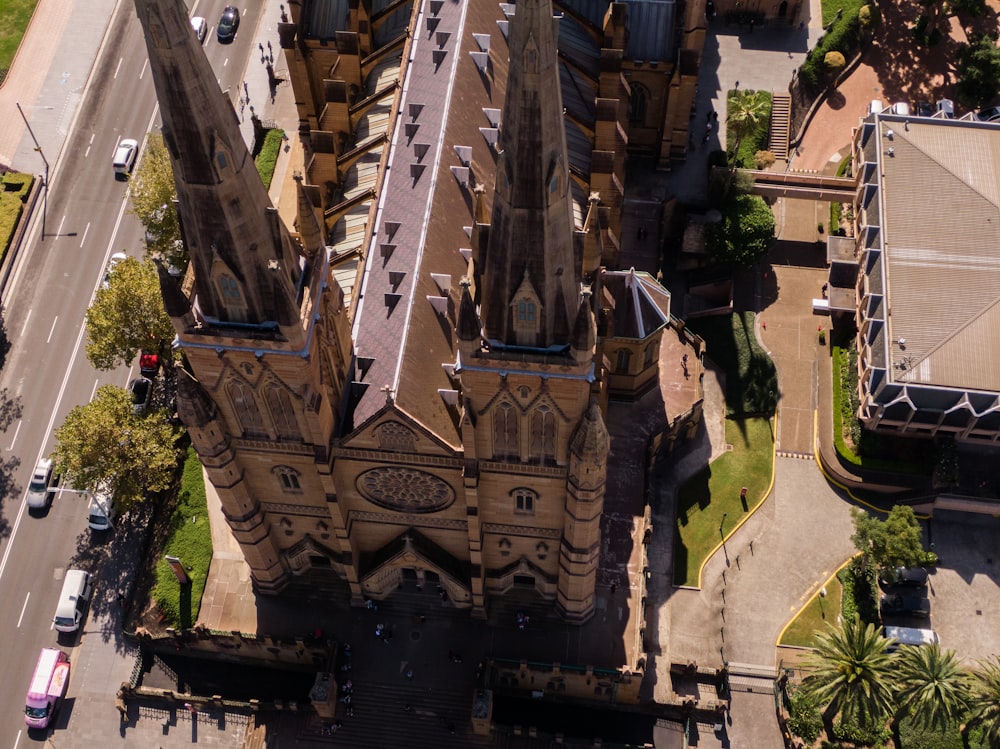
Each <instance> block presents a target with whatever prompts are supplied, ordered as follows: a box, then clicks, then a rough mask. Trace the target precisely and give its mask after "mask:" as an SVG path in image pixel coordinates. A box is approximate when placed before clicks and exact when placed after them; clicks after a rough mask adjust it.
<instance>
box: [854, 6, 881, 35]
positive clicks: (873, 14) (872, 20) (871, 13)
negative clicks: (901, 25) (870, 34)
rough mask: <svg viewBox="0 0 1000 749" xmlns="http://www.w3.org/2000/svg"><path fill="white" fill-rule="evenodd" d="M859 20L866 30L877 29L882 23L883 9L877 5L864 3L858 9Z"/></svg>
mask: <svg viewBox="0 0 1000 749" xmlns="http://www.w3.org/2000/svg"><path fill="white" fill-rule="evenodd" d="M858 21H859V23H860V24H861V28H862V29H864V30H865V31H870V30H872V29H876V28H878V26H879V24H881V23H882V11H881V10H880V9H879V7H878V6H877V5H862V6H861V10H859V11H858Z"/></svg>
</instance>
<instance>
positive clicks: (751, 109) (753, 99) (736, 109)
mask: <svg viewBox="0 0 1000 749" xmlns="http://www.w3.org/2000/svg"><path fill="white" fill-rule="evenodd" d="M727 103H728V106H727V108H726V128H727V131H728V132H729V133H730V134H731V135H732V136H733V147H732V148H731V149H730V150H731V151H732V153H733V157H734V158H735V156H736V154H738V153H739V152H740V144H741V143H742V142H743V139H744V138H746V137H747V136H748V135H750V134H751V133H753V132H754V131H755V130H756V129H757V128H758V127H760V126H761V125H763V124H764V120H765V118H766V117H767V115H768V112H769V107H768V97H767V92H765V91H752V90H749V89H747V90H741V89H736V90H735V91H731V92H730V94H729V100H728V102H727Z"/></svg>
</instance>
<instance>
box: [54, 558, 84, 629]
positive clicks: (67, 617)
mask: <svg viewBox="0 0 1000 749" xmlns="http://www.w3.org/2000/svg"><path fill="white" fill-rule="evenodd" d="M93 587H94V585H93V581H92V578H91V576H90V573H89V572H84V571H83V570H66V577H65V578H64V579H63V586H62V591H61V592H60V593H59V603H58V605H57V606H56V615H55V616H54V617H53V618H52V626H53V627H55V629H56V631H57V632H76V631H77V630H78V629H79V628H80V620H81V619H82V618H83V607H84V605H85V604H86V603H87V601H88V600H89V599H90V593H91V591H92V590H93Z"/></svg>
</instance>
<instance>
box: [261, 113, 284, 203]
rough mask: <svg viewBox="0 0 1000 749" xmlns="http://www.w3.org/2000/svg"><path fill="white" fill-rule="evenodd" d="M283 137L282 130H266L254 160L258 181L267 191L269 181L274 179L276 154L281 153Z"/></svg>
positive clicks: (269, 185) (269, 184)
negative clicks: (262, 142)
mask: <svg viewBox="0 0 1000 749" xmlns="http://www.w3.org/2000/svg"><path fill="white" fill-rule="evenodd" d="M284 135H285V131H284V130H279V129H277V128H274V129H272V130H268V131H267V135H266V136H265V137H264V145H263V146H262V147H261V149H260V153H259V154H258V155H257V158H256V159H255V163H256V164H257V172H258V173H259V174H260V179H261V181H262V182H263V183H264V187H266V188H268V189H270V187H271V180H272V179H274V165H275V164H276V163H277V161H278V154H279V153H280V152H281V143H282V140H283V138H284Z"/></svg>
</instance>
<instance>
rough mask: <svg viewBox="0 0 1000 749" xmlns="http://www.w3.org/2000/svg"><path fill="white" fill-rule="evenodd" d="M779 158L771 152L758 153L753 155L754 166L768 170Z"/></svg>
mask: <svg viewBox="0 0 1000 749" xmlns="http://www.w3.org/2000/svg"><path fill="white" fill-rule="evenodd" d="M777 160H778V158H777V157H776V156H775V155H774V154H773V153H771V152H770V151H758V152H757V153H755V154H754V155H753V164H754V166H755V167H757V168H758V169H767V168H768V167H769V166H771V165H772V164H773V163H774V162H775V161H777Z"/></svg>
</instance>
